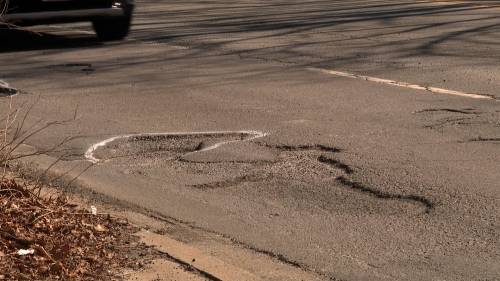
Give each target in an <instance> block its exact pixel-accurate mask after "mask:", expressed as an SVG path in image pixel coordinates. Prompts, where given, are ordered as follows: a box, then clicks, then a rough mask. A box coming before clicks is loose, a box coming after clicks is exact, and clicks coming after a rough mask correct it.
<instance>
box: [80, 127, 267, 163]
mask: <svg viewBox="0 0 500 281" xmlns="http://www.w3.org/2000/svg"><path fill="white" fill-rule="evenodd" d="M227 134H243V135H249V136H250V137H249V138H246V139H244V140H230V141H223V142H219V143H216V144H214V145H212V146H209V147H205V148H203V149H200V150H197V151H193V152H189V153H187V154H185V155H184V156H186V155H190V154H193V153H198V152H202V151H208V150H212V149H216V148H218V147H220V146H222V145H225V144H229V143H234V142H240V141H251V140H254V139H258V138H262V137H265V136H267V133H263V132H259V131H207V132H171V133H143V134H127V135H120V136H115V137H112V138H109V139H105V140H103V141H100V142H98V143H96V144H93V145H92V146H90V147H89V148H88V149H87V151H86V152H85V158H86V159H87V160H88V161H90V162H92V163H99V161H100V159H98V158H96V157H95V156H94V152H95V151H96V150H97V149H98V148H100V147H104V146H106V145H107V144H108V143H110V142H113V141H115V140H118V139H128V138H131V137H144V136H203V135H221V136H224V135H227Z"/></svg>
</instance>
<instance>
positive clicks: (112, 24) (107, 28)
mask: <svg viewBox="0 0 500 281" xmlns="http://www.w3.org/2000/svg"><path fill="white" fill-rule="evenodd" d="M131 21H132V16H131V15H126V16H123V17H119V18H116V17H115V18H108V19H98V20H94V21H92V26H93V27H94V31H95V33H96V34H97V37H98V38H99V40H102V41H113V40H120V39H123V38H125V36H127V35H128V33H129V31H130V25H131Z"/></svg>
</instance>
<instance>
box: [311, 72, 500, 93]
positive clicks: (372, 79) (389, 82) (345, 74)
mask: <svg viewBox="0 0 500 281" xmlns="http://www.w3.org/2000/svg"><path fill="white" fill-rule="evenodd" d="M307 69H308V70H312V71H319V72H321V73H325V74H330V75H335V76H340V77H346V78H352V79H361V80H365V81H368V82H375V83H380V84H386V85H391V86H397V87H404V88H409V89H413V90H422V91H426V92H430V93H433V94H445V95H452V96H459V97H465V98H472V99H487V100H497V99H496V98H495V97H493V96H489V95H481V94H472V93H465V92H460V91H454V90H448V89H442V88H437V87H428V86H421V85H417V84H412V83H407V82H401V81H395V80H389V79H383V78H377V77H371V76H366V75H358V74H354V73H349V72H343V71H336V70H329V69H323V68H315V67H309V68H307Z"/></svg>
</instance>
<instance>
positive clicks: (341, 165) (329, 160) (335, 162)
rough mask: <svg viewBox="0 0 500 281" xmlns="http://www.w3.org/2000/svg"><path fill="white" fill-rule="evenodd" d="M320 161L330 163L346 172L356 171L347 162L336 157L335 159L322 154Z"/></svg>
mask: <svg viewBox="0 0 500 281" xmlns="http://www.w3.org/2000/svg"><path fill="white" fill-rule="evenodd" d="M318 161H319V162H321V163H325V164H328V165H330V166H333V167H335V168H337V169H340V170H342V171H344V173H346V174H348V175H349V174H352V173H354V170H353V169H352V168H351V167H350V166H349V165H347V164H344V163H342V162H340V161H338V160H336V159H333V158H329V157H326V156H324V155H321V156H320V157H318Z"/></svg>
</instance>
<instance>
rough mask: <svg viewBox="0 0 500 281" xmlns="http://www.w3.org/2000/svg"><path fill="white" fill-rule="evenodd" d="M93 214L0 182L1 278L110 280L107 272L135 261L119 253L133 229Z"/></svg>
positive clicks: (63, 202)
mask: <svg viewBox="0 0 500 281" xmlns="http://www.w3.org/2000/svg"><path fill="white" fill-rule="evenodd" d="M92 213H94V214H96V212H94V211H91V212H88V211H85V210H81V209H78V208H77V206H76V205H74V204H69V203H67V202H66V200H65V199H64V198H63V197H56V198H41V197H39V196H37V195H36V194H34V193H32V192H30V190H29V189H28V188H26V187H25V186H21V185H18V184H17V183H16V182H15V181H14V180H10V179H5V180H4V181H2V182H0V272H1V274H0V280H54V279H60V280H68V279H69V280H95V279H96V276H98V277H99V279H102V278H104V279H106V280H112V279H115V278H113V277H114V275H113V273H112V272H117V270H118V269H121V268H123V267H127V266H129V264H133V263H134V262H133V261H132V260H131V259H130V258H129V257H128V256H127V254H126V253H124V252H121V251H119V249H121V248H123V247H122V246H123V245H124V244H128V243H129V242H130V239H132V238H130V237H131V233H132V232H133V228H132V227H131V226H129V225H128V224H123V223H122V222H121V221H117V220H115V219H113V218H112V217H110V216H109V215H108V216H105V215H104V216H103V215H94V214H92ZM19 250H26V251H27V253H29V254H25V255H19V254H17V252H18V251H19ZM23 253H24V252H23Z"/></svg>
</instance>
